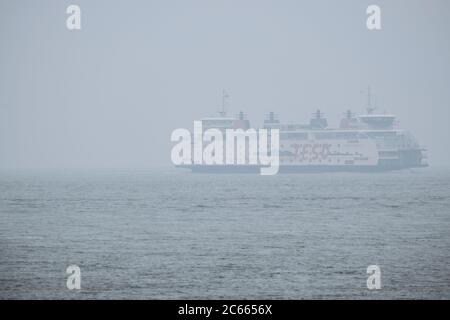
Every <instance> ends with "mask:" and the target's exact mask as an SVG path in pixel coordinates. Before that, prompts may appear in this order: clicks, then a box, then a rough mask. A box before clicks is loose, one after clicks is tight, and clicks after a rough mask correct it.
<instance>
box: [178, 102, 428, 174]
mask: <svg viewBox="0 0 450 320" xmlns="http://www.w3.org/2000/svg"><path fill="white" fill-rule="evenodd" d="M374 111H375V108H373V107H372V106H371V105H370V100H369V106H368V107H367V112H366V114H362V115H355V114H353V113H352V112H351V111H347V112H345V113H344V115H343V118H342V119H341V121H340V125H339V127H337V128H331V127H329V125H328V121H327V119H326V117H325V115H324V114H323V113H322V112H321V111H320V110H317V111H315V112H314V113H313V114H312V117H311V119H310V121H309V123H306V124H305V123H295V122H289V123H282V122H281V121H280V120H279V118H278V116H277V115H276V114H275V113H273V112H270V113H269V114H268V115H267V117H266V119H265V121H264V124H263V128H264V129H268V131H270V129H278V130H279V133H280V140H279V165H280V167H279V172H327V171H386V170H397V169H405V168H417V167H425V166H427V163H426V159H425V153H424V151H425V150H424V149H423V148H422V147H420V145H419V143H418V142H417V140H416V139H415V138H414V137H413V135H411V134H410V133H409V132H408V131H406V130H402V129H399V128H397V121H396V117H395V116H394V115H392V114H377V113H375V112H374ZM201 121H202V124H203V130H204V131H206V130H208V129H210V128H216V129H219V130H220V131H222V132H224V133H225V131H226V129H242V130H248V129H249V128H251V127H250V122H249V121H248V120H247V119H246V117H245V114H244V113H243V112H240V113H239V114H238V115H237V116H236V117H227V116H226V112H224V110H222V112H221V113H220V116H219V117H217V118H204V119H201ZM247 156H248V155H247ZM180 167H185V168H190V169H192V171H194V172H218V173H219V172H224V173H227V172H257V171H258V170H259V167H260V166H259V165H249V164H245V165H236V164H232V165H226V164H225V165H214V164H208V165H206V164H191V165H181V166H180Z"/></svg>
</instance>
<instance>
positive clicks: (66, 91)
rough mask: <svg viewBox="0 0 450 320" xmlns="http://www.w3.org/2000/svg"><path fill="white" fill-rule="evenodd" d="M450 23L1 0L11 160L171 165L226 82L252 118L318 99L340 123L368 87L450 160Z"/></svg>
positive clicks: (298, 108) (293, 7) (3, 135)
mask: <svg viewBox="0 0 450 320" xmlns="http://www.w3.org/2000/svg"><path fill="white" fill-rule="evenodd" d="M69 4H78V5H79V6H80V7H81V11H82V17H81V18H82V22H81V23H82V30H80V31H69V30H68V29H67V28H66V18H67V14H66V7H67V6H68V5H69ZM369 4H378V5H379V6H380V7H381V10H382V12H381V13H382V30H381V31H369V30H368V29H367V28H366V17H367V15H366V8H367V6H368V5H369ZM449 31H450V1H448V0H426V1H425V0H421V1H419V0H408V1H406V0H405V1H400V0H389V1H381V0H372V1H365V0H348V1H335V0H328V1H317V0H314V1H313V0H308V1H300V0H289V1H288V0H276V1H275V0H274V1H264V0H180V1H172V0H158V1H125V0H123V1H113V0H108V1H100V0H96V1H82V0H72V1H56V0H40V1H33V0H29V1H17V0H14V1H13V0H0V168H86V167H92V168H142V167H150V166H155V165H170V164H171V163H170V148H171V142H170V134H171V132H172V130H174V129H175V128H180V127H185V128H192V125H193V123H192V122H193V120H194V119H198V118H200V117H203V116H209V115H214V114H215V112H216V111H217V110H218V109H219V105H220V103H221V91H222V89H226V90H228V92H229V93H230V94H231V100H230V107H229V113H230V115H234V114H236V113H237V112H238V111H239V110H243V111H245V112H246V113H247V114H248V117H249V119H250V120H251V121H252V125H253V126H255V127H257V126H259V125H260V124H261V122H262V120H263V118H264V114H265V113H267V112H269V111H275V112H276V113H278V114H279V115H280V118H281V120H298V121H302V122H307V121H308V120H309V117H310V114H311V113H312V112H313V111H314V110H315V109H317V108H320V109H321V110H322V111H323V112H324V113H325V114H326V115H327V116H328V118H329V123H331V124H334V125H337V123H338V121H339V118H340V116H341V114H342V113H343V112H344V111H345V110H346V109H352V110H353V111H354V112H360V113H361V112H363V111H364V107H365V101H366V100H365V96H364V95H363V94H362V93H361V91H362V90H365V89H366V87H367V85H369V84H370V85H371V86H372V89H373V92H374V95H375V101H376V103H377V105H378V106H379V107H380V108H379V110H380V111H381V112H384V111H385V110H386V111H387V112H389V113H393V114H396V115H397V116H398V117H399V120H400V125H401V126H402V127H403V128H405V129H408V130H410V131H412V132H413V134H414V135H415V136H416V137H417V138H418V139H419V141H420V143H421V144H422V145H423V146H425V147H426V148H427V149H428V150H429V151H428V154H429V162H430V164H432V165H442V164H450V142H449V141H450V126H449V125H448V122H449V120H450V35H449Z"/></svg>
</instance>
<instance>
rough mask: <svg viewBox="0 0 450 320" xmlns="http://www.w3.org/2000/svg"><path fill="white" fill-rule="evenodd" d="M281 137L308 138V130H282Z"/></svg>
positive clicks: (286, 138) (290, 138) (287, 138)
mask: <svg viewBox="0 0 450 320" xmlns="http://www.w3.org/2000/svg"><path fill="white" fill-rule="evenodd" d="M280 138H281V139H284V140H307V139H308V133H306V132H282V133H281V134H280Z"/></svg>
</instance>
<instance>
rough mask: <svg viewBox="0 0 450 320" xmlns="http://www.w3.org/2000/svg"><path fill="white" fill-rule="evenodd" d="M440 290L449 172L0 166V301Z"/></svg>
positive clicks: (446, 264)
mask: <svg viewBox="0 0 450 320" xmlns="http://www.w3.org/2000/svg"><path fill="white" fill-rule="evenodd" d="M73 265H75V266H77V267H78V268H79V270H80V289H73V288H72V289H70V286H68V283H67V282H68V279H69V278H70V276H71V274H70V273H67V268H68V267H69V266H73ZM369 266H377V268H379V269H378V270H379V271H380V273H379V281H380V289H373V288H372V289H369V287H368V285H367V280H368V278H369V277H370V276H371V274H370V273H368V267H369ZM449 298H450V169H449V168H444V167H442V168H433V167H430V168H424V169H413V170H403V171H395V172H385V173H322V174H320V173H315V174H291V175H288V174H278V175H275V176H261V175H256V174H255V175H253V174H218V175H215V174H193V173H191V172H189V171H185V170H183V169H179V170H178V169H173V168H154V169H141V170H125V169H115V170H112V169H111V170H106V169H102V170H91V169H77V170H75V169H71V170H10V171H5V170H3V171H2V172H0V299H449Z"/></svg>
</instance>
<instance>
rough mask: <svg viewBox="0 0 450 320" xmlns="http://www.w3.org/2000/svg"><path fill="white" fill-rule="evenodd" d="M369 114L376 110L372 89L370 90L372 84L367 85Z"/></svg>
mask: <svg viewBox="0 0 450 320" xmlns="http://www.w3.org/2000/svg"><path fill="white" fill-rule="evenodd" d="M366 110H367V114H372V113H373V111H374V110H375V107H374V106H372V91H371V90H370V86H368V87H367V108H366Z"/></svg>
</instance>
